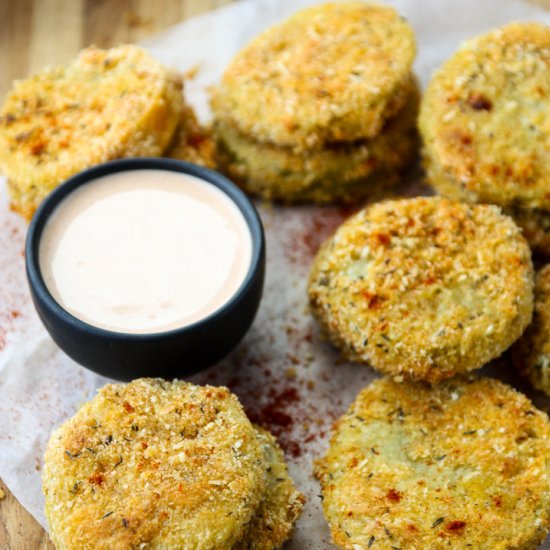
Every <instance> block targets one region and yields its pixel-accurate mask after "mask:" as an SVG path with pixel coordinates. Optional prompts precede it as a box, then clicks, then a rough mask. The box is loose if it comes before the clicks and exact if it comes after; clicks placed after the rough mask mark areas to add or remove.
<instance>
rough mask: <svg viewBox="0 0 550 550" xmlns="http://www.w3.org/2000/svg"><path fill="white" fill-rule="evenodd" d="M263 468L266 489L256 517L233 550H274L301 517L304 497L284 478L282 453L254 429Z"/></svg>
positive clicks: (265, 433) (267, 435)
mask: <svg viewBox="0 0 550 550" xmlns="http://www.w3.org/2000/svg"><path fill="white" fill-rule="evenodd" d="M255 428H256V430H257V432H258V438H259V440H260V442H261V444H262V447H263V449H264V453H265V457H266V464H267V489H266V492H265V495H264V498H263V501H262V503H261V504H260V509H259V511H258V513H257V515H256V517H255V518H254V519H253V520H252V522H251V523H250V525H249V527H248V529H247V532H246V534H245V536H244V537H243V539H242V540H241V541H240V542H238V543H237V544H236V545H235V546H234V547H233V550H275V549H277V548H281V546H282V545H283V544H284V543H285V541H287V540H288V539H289V538H290V535H291V534H292V530H293V528H294V524H295V523H296V520H297V519H298V517H299V516H300V514H301V513H302V509H303V507H304V500H305V499H304V496H303V495H302V494H301V493H300V492H298V491H297V490H296V488H295V487H294V483H293V482H292V479H291V478H290V476H289V475H288V469H287V466H286V462H285V457H284V454H283V451H282V450H281V448H280V447H279V445H278V444H277V441H276V439H275V438H274V437H273V436H272V435H271V434H270V433H269V432H268V431H266V430H264V429H262V428H260V427H258V426H255Z"/></svg>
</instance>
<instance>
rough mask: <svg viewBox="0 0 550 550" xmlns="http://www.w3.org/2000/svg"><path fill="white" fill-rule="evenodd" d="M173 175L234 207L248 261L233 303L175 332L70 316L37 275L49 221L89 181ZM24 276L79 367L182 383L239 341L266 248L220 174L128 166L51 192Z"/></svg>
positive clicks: (259, 284)
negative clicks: (116, 327)
mask: <svg viewBox="0 0 550 550" xmlns="http://www.w3.org/2000/svg"><path fill="white" fill-rule="evenodd" d="M144 169H149V170H150V169H156V170H171V171H174V172H182V173H184V174H190V175H192V176H196V177H198V178H201V179H203V180H206V181H208V182H210V183H211V184H213V185H215V186H216V187H218V188H219V189H220V190H221V191H223V192H224V193H225V194H226V195H228V196H229V197H230V198H231V199H232V200H233V202H234V203H235V204H236V205H237V206H238V208H239V209H240V211H241V213H242V214H243V216H244V218H245V220H246V223H247V224H248V227H249V229H250V233H251V236H252V260H251V264H250V268H249V270H248V273H247V275H246V277H245V280H244V282H243V283H242V285H241V287H240V288H239V289H238V290H237V292H236V293H235V295H234V296H233V297H232V298H231V299H230V300H229V301H228V302H226V303H225V304H224V305H223V306H222V307H220V308H219V309H218V310H216V311H215V312H213V313H212V314H210V315H209V316H207V317H205V318H204V319H201V320H200V321H197V322H196V323H193V324H191V325H187V326H184V327H182V328H178V329H175V330H170V331H166V332H160V333H154V334H126V333H120V332H114V331H109V330H105V329H102V328H98V327H96V326H93V325H90V324H88V323H86V322H84V321H82V320H80V319H78V318H76V317H75V316H74V315H72V314H70V313H69V312H68V311H66V310H65V309H64V308H63V307H61V306H60V305H59V303H58V302H57V301H56V300H55V299H54V298H53V296H52V295H51V294H50V292H49V290H48V288H47V287H46V285H45V283H44V279H43V277H42V274H41V272H40V264H39V246H40V238H41V235H42V232H43V229H44V226H45V224H46V222H47V221H48V218H49V217H50V215H51V214H52V212H53V211H54V210H55V208H56V207H57V205H58V204H59V203H60V202H61V201H62V200H63V199H64V198H65V197H66V196H67V195H69V194H70V193H71V192H72V191H74V190H75V189H77V188H78V187H80V186H81V185H86V183H88V182H89V181H91V180H94V179H96V178H99V177H101V176H105V175H108V174H113V173H115V172H121V171H125V170H144ZM25 254H26V260H25V261H26V271H27V279H28V281H29V286H30V290H31V295H32V299H33V301H34V305H35V307H36V310H37V311H38V315H39V316H40V319H41V320H42V322H43V323H44V326H45V327H46V330H47V331H48V332H49V333H50V335H51V337H52V338H53V339H54V341H55V342H56V343H57V345H58V346H59V347H60V348H61V349H62V350H63V351H64V352H65V353H66V354H67V355H69V356H70V357H72V358H73V359H74V360H75V361H77V362H78V363H80V364H81V365H83V366H85V367H87V368H89V369H91V370H93V371H95V372H97V373H99V374H102V375H104V376H109V377H111V378H117V379H120V380H131V379H133V378H139V377H142V376H160V377H163V378H181V377H184V376H188V375H191V374H193V373H195V372H198V371H200V370H202V369H204V368H206V367H209V366H211V365H213V364H214V363H216V362H217V361H219V360H220V359H222V358H223V357H224V356H225V355H227V354H228V353H229V352H230V351H231V350H232V349H233V348H234V347H235V346H236V345H237V344H238V343H239V342H240V340H241V339H242V338H243V336H244V335H245V333H246V332H247V330H248V329H249V327H250V325H251V324H252V321H253V319H254V316H255V315H256V311H257V309H258V306H259V303H260V298H261V294H262V289H263V281H264V271H265V240H264V233H263V228H262V224H261V221H260V219H259V217H258V213H257V212H256V209H255V208H254V205H253V204H252V203H251V202H250V200H249V199H248V198H247V197H246V195H245V194H244V193H243V192H242V191H241V190H240V189H239V188H237V187H236V186H235V185H234V184H233V183H231V182H230V181H229V180H228V179H226V178H225V177H223V176H222V175H221V174H218V173H217V172H214V171H212V170H208V169H207V168H203V167H201V166H196V165H194V164H190V163H187V162H181V161H177V160H171V159H162V158H136V159H125V160H117V161H113V162H109V163H106V164H101V165H98V166H95V167H93V168H90V169H89V170H85V171H84V172H81V173H79V174H77V175H75V176H73V177H72V178H70V179H69V180H67V181H66V182H65V183H63V184H62V185H60V186H59V187H58V188H56V189H55V190H54V191H53V192H52V193H50V195H48V197H47V198H46V199H45V200H44V202H43V203H42V204H41V206H40V208H39V209H38V210H37V212H36V214H35V215H34V217H33V219H32V221H31V224H30V226H29V230H28V233H27V241H26V248H25Z"/></svg>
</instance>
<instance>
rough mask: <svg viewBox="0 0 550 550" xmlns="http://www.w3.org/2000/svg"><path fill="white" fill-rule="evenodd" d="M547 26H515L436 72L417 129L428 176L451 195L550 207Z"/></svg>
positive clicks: (478, 42)
mask: <svg viewBox="0 0 550 550" xmlns="http://www.w3.org/2000/svg"><path fill="white" fill-rule="evenodd" d="M549 73H550V27H548V26H546V25H543V24H541V23H511V24H509V25H506V26H504V27H501V28H498V29H495V30H492V31H490V32H489V33H486V34H484V35H482V36H479V37H477V38H474V39H473V40H470V41H468V42H466V43H465V44H464V45H463V46H462V47H461V48H460V49H459V50H458V51H457V52H456V53H455V54H454V55H453V56H452V57H451V58H450V59H449V60H448V61H447V62H446V63H444V64H443V66H442V67H441V68H440V69H439V70H438V71H437V72H436V74H435V76H434V77H433V78H432V81H431V82H430V84H429V85H428V88H427V90H426V93H425V95H424V98H423V101H422V105H421V111H420V118H419V126H420V131H421V134H422V137H423V140H424V146H425V149H424V156H425V163H426V167H427V172H428V178H429V180H430V182H431V184H432V185H433V186H434V187H435V189H436V190H437V191H438V192H440V193H441V194H443V195H446V196H448V197H451V198H461V199H464V200H468V201H472V202H489V203H494V204H498V205H501V206H511V207H513V206H519V207H522V208H544V209H550V193H549V192H548V189H549V188H550V154H549V151H550V117H549V116H548V97H549V96H550V77H549Z"/></svg>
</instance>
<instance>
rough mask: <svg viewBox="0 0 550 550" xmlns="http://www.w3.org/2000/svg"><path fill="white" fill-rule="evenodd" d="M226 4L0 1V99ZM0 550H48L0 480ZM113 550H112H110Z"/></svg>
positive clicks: (203, 0) (197, 0) (214, 0)
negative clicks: (48, 72) (37, 77)
mask: <svg viewBox="0 0 550 550" xmlns="http://www.w3.org/2000/svg"><path fill="white" fill-rule="evenodd" d="M230 2H231V0H0V97H3V96H4V94H5V93H6V92H7V91H8V90H9V88H10V87H11V83H12V81H13V80H15V79H17V78H24V77H26V76H28V75H29V74H31V73H33V72H36V71H38V70H40V69H42V68H44V67H46V66H51V65H56V64H58V63H63V62H65V61H68V60H69V59H71V58H72V57H74V55H75V54H76V53H77V52H78V51H79V50H80V49H82V48H83V47H84V46H88V45H89V44H95V45H96V46H100V47H104V48H106V47H110V46H115V45H117V44H120V43H122V42H139V41H140V40H143V39H144V38H146V37H147V36H150V35H152V34H155V33H157V32H159V31H161V30H163V29H165V28H167V27H169V26H171V25H174V24H176V23H179V22H180V21H182V20H184V19H186V18H188V17H192V16H193V15H197V14H199V13H202V12H205V11H208V10H211V9H214V8H217V7H219V6H223V5H224V4H229V3H230ZM1 491H3V492H5V498H3V499H2V500H0V550H54V545H53V544H52V543H51V541H50V540H49V538H48V535H47V533H46V532H45V531H44V530H43V529H42V528H41V527H40V525H38V523H37V522H36V521H35V520H34V518H33V517H32V516H31V515H30V514H29V513H28V512H27V511H26V510H25V509H24V508H23V507H22V506H21V505H20V504H19V503H18V502H17V500H16V499H15V497H14V496H13V495H12V494H11V493H10V492H9V491H8V489H7V488H6V486H5V485H4V484H3V483H2V482H1V480H0V496H1V495H2V492H1ZM113 550H116V549H113Z"/></svg>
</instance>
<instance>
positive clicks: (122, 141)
mask: <svg viewBox="0 0 550 550" xmlns="http://www.w3.org/2000/svg"><path fill="white" fill-rule="evenodd" d="M182 102H183V99H182V82H181V79H180V78H179V76H177V75H175V73H174V72H173V71H171V70H169V69H167V68H166V67H164V66H163V65H162V64H161V63H159V62H158V61H156V60H155V59H153V58H152V57H151V56H150V55H149V54H148V53H147V52H145V51H144V50H142V49H141V48H138V47H137V46H133V45H124V46H119V47H117V48H113V49H111V50H101V49H99V48H96V47H90V48H86V49H85V50H83V51H82V52H81V53H80V54H79V55H78V57H77V58H76V59H75V60H74V61H72V62H71V63H69V64H67V65H64V66H60V67H57V68H54V69H47V70H45V71H43V72H41V73H38V74H36V75H35V76H32V77H31V78H28V79H26V80H22V81H19V82H16V83H15V84H14V87H13V89H12V90H11V91H10V92H9V93H8V95H7V97H6V99H5V101H4V104H3V105H2V107H1V108H0V167H1V169H2V171H3V172H4V175H6V176H7V178H8V189H9V191H10V195H11V206H12V208H13V209H14V210H16V211H17V212H19V213H20V214H22V215H23V216H25V217H26V218H28V219H30V218H31V217H32V215H33V213H34V211H35V210H36V208H37V207H38V206H39V205H40V202H41V201H42V200H43V199H44V197H45V196H46V195H47V194H48V193H49V192H50V191H51V190H52V189H54V188H55V187H56V186H57V185H59V184H60V183H61V182H63V181H64V180H65V179H67V178H69V177H70V176H72V175H74V174H75V173H77V172H79V171H81V170H84V169H85V168H89V167H90V166H92V165H94V164H98V163H101V162H105V161H108V160H113V159H117V158H123V157H143V156H159V155H161V154H162V152H163V151H164V150H165V149H166V147H167V146H168V144H169V143H170V141H171V139H172V136H173V134H174V131H175V129H176V126H177V124H178V121H179V117H180V113H181V109H182Z"/></svg>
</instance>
